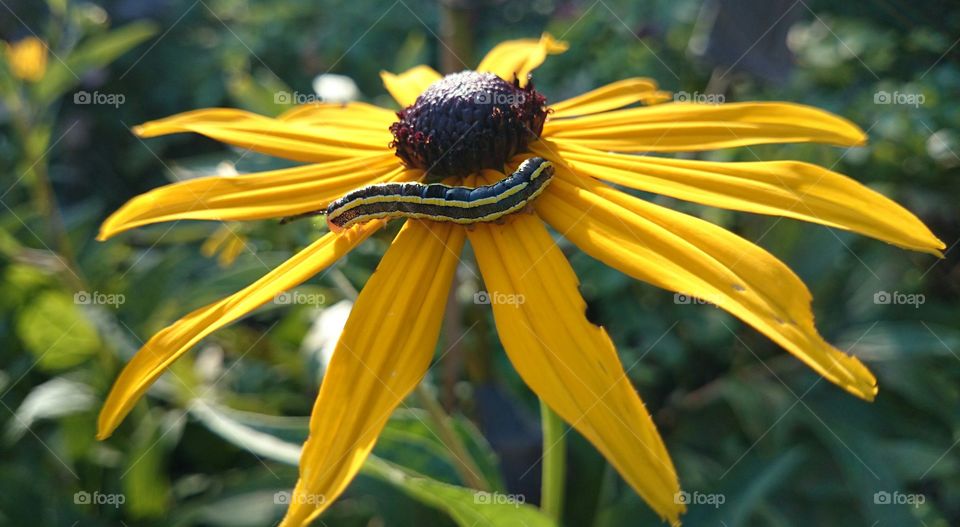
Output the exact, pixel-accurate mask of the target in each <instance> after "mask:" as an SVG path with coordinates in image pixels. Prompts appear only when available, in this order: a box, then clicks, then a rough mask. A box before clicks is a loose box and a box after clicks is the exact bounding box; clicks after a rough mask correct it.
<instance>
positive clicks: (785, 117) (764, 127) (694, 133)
mask: <svg viewBox="0 0 960 527" xmlns="http://www.w3.org/2000/svg"><path fill="white" fill-rule="evenodd" d="M543 135H544V137H547V138H549V139H552V140H556V141H557V142H561V141H562V142H572V143H577V144H579V145H581V146H588V147H591V148H596V149H598V150H613V151H618V152H678V151H689V150H709V149H714V148H731V147H736V146H745V145H755V144H764V143H806V142H815V143H829V144H835V145H841V146H858V145H863V144H865V143H866V140H867V137H866V135H865V134H864V133H863V131H862V130H860V128H858V127H857V125H855V124H853V123H851V122H850V121H848V120H846V119H844V118H842V117H839V116H836V115H834V114H831V113H829V112H826V111H823V110H820V109H818V108H813V107H811V106H804V105H801V104H793V103H782V102H769V103H767V102H745V103H729V104H718V105H711V104H694V103H668V104H657V105H654V106H644V107H641V108H628V109H625V110H615V111H612V112H605V113H600V114H594V115H588V116H584V117H577V118H573V119H554V120H548V121H547V123H546V125H545V126H544V133H543Z"/></svg>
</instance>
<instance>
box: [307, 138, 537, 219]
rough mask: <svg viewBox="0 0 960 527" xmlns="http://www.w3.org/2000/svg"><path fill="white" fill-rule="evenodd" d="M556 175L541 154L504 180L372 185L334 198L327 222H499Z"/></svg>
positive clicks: (521, 206) (531, 198)
mask: <svg viewBox="0 0 960 527" xmlns="http://www.w3.org/2000/svg"><path fill="white" fill-rule="evenodd" d="M552 178H553V164H552V163H550V162H549V161H547V160H546V159H544V158H542V157H532V158H530V159H527V160H526V161H524V162H523V163H522V164H521V165H520V167H519V168H517V170H516V171H515V172H513V173H512V174H510V175H509V176H507V177H506V178H504V179H502V180H500V181H498V182H496V183H494V184H492V185H486V186H482V187H476V188H469V187H454V186H449V185H443V184H440V183H431V184H423V183H413V182H411V183H380V184H375V185H368V186H366V187H361V188H358V189H356V190H353V191H351V192H349V193H347V194H345V195H344V196H342V197H341V198H339V199H337V200H335V201H333V202H331V203H330V205H329V206H328V207H327V210H326V215H327V225H328V226H329V227H330V230H331V231H333V232H340V231H341V230H343V229H346V228H348V227H350V226H352V225H355V224H358V223H363V222H366V221H370V220H373V219H378V218H400V217H402V218H417V219H428V220H433V221H447V222H454V223H459V224H461V225H466V224H471V223H480V222H490V221H496V220H498V219H500V218H502V217H504V216H506V215H508V214H512V213H514V212H517V211H519V210H521V209H523V208H524V207H525V206H526V205H527V204H528V203H530V202H531V201H532V200H533V199H534V198H536V197H537V196H539V195H540V193H541V192H543V190H544V189H545V188H546V187H547V185H548V184H549V183H550V180H551V179H552ZM310 214H315V213H310ZM319 214H323V213H322V212H319Z"/></svg>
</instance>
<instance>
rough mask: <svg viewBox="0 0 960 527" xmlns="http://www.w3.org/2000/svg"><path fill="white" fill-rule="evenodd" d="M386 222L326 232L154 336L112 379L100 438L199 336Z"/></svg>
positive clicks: (287, 285)
mask: <svg viewBox="0 0 960 527" xmlns="http://www.w3.org/2000/svg"><path fill="white" fill-rule="evenodd" d="M382 226H383V222H380V221H376V222H370V223H366V224H364V225H358V226H356V227H354V228H351V229H349V230H346V231H344V232H343V233H341V234H332V233H330V234H327V235H326V236H324V237H322V238H320V239H319V240H317V241H315V242H313V243H312V244H311V245H310V246H309V247H307V248H306V249H304V250H302V251H300V252H299V253H297V254H296V255H294V256H293V257H292V258H290V259H289V260H287V261H286V262H284V263H283V264H282V265H280V266H279V267H277V268H276V269H274V270H273V271H270V272H269V273H267V274H266V275H264V276H263V277H262V278H260V279H259V280H257V281H256V282H254V283H253V284H251V285H249V286H247V287H246V288H244V289H242V290H240V291H239V292H237V293H235V294H233V295H231V296H229V297H227V298H224V299H223V300H220V301H219V302H215V303H213V304H210V305H208V306H205V307H202V308H200V309H197V310H195V311H193V312H192V313H190V314H189V315H187V316H185V317H183V318H181V319H180V320H178V321H176V322H174V323H173V324H171V325H170V326H167V327H166V328H165V329H163V330H162V331H160V332H159V333H157V334H156V335H154V336H153V337H152V338H151V339H150V340H149V341H147V343H146V344H144V345H143V348H141V349H140V351H139V352H137V354H136V355H134V357H133V359H131V360H130V362H129V363H127V365H126V367H124V368H123V371H122V372H121V373H120V376H119V377H118V378H117V380H116V382H114V384H113V388H111V390H110V395H108V396H107V400H106V401H105V402H104V403H103V408H102V409H101V410H100V417H99V419H98V421H97V438H99V439H106V438H107V437H110V434H112V433H113V431H114V430H115V429H116V427H117V425H119V424H120V422H121V421H122V420H123V418H124V417H126V415H127V414H128V413H129V412H130V410H131V409H132V408H133V405H134V404H136V402H137V401H138V400H139V399H140V397H141V396H142V395H143V394H144V392H146V391H147V389H148V388H149V387H150V385H151V384H153V382H154V381H155V380H157V378H158V377H160V375H161V374H163V372H164V371H165V370H166V369H167V368H168V367H169V366H170V364H172V363H173V361H175V360H176V359H177V358H178V357H180V356H181V355H183V354H184V353H186V351H187V350H189V349H190V348H192V347H193V346H194V345H196V344H197V343H198V342H200V340H201V339H203V338H204V337H206V336H207V335H209V334H211V333H213V332H214V331H216V330H217V329H220V328H221V327H223V326H225V325H227V324H229V323H231V322H233V321H235V320H237V319H239V318H240V317H242V316H244V315H246V314H247V313H249V312H251V311H253V310H254V309H256V308H258V307H260V306H262V305H263V304H266V303H267V302H270V301H271V300H273V299H274V297H275V296H276V295H277V294H279V293H282V292H284V291H287V290H288V289H291V288H293V287H296V286H297V285H299V284H300V283H301V282H303V281H305V280H307V279H309V278H310V277H312V276H313V275H315V274H316V273H318V272H320V271H322V270H323V269H325V268H326V267H328V266H329V265H330V264H332V263H334V262H336V261H337V260H338V259H339V258H340V257H341V256H343V255H344V254H346V253H348V252H349V251H350V250H351V249H353V248H354V247H356V246H357V244H359V243H360V242H362V241H363V240H365V239H366V238H367V237H368V236H370V235H371V234H373V233H374V232H375V231H376V230H377V229H379V228H380V227H382Z"/></svg>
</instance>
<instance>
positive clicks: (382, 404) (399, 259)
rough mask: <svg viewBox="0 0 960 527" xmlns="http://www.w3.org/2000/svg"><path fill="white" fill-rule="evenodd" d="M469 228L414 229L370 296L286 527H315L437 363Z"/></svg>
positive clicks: (351, 334)
mask: <svg viewBox="0 0 960 527" xmlns="http://www.w3.org/2000/svg"><path fill="white" fill-rule="evenodd" d="M463 241H464V235H463V228H462V227H459V226H455V225H451V224H440V223H428V222H420V221H417V220H408V221H407V223H406V225H404V227H403V229H402V230H401V231H400V233H399V234H398V235H397V238H396V240H395V241H394V242H393V244H392V245H391V246H390V249H389V250H388V251H387V253H386V254H385V255H384V257H383V260H382V261H381V262H380V265H379V266H378V267H377V271H376V272H375V273H374V274H373V276H372V277H371V278H370V280H369V281H368V282H367V284H366V286H364V288H363V291H362V292H361V293H360V297H359V298H358V299H357V302H356V304H355V305H354V307H353V311H352V312H351V314H350V318H349V320H348V321H347V325H346V327H345V328H344V330H343V334H342V335H341V337H340V341H339V342H338V344H337V348H336V351H335V352H334V354H333V359H332V360H331V361H330V365H329V367H328V368H327V371H326V374H325V375H324V378H323V384H322V386H321V387H320V395H319V397H318V398H317V402H316V404H315V405H314V407H313V415H312V416H311V418H310V439H308V440H307V442H306V444H305V445H304V448H303V455H302V457H301V458H300V481H298V482H297V487H296V489H295V490H294V493H293V495H292V497H291V499H290V508H289V510H288V511H287V516H286V518H284V520H283V523H282V525H284V526H298V527H299V526H303V525H307V524H308V523H309V522H310V521H311V520H312V519H313V518H315V517H317V516H318V515H319V514H320V513H321V512H323V510H324V509H325V508H326V507H327V506H328V505H329V504H330V503H332V502H333V500H334V499H336V497H337V496H339V495H340V493H341V492H343V489H344V488H346V486H347V484H349V483H350V481H351V480H352V479H353V477H354V476H355V475H356V473H357V471H358V470H360V466H361V465H362V464H363V461H364V459H366V457H367V454H369V453H370V450H371V449H372V448H373V445H374V443H375V442H376V440H377V436H378V435H379V434H380V431H381V430H382V429H383V427H384V425H385V424H386V422H387V418H388V417H390V414H391V413H392V412H393V410H394V408H396V407H397V405H399V404H400V402H401V401H403V399H404V397H406V396H407V394H408V393H410V391H411V390H412V389H413V388H414V387H415V386H416V385H417V383H418V382H420V379H421V378H422V377H423V374H424V373H425V372H426V370H427V367H428V366H429V365H430V360H431V358H432V357H433V353H434V349H435V347H436V344H437V337H438V335H439V332H440V322H441V320H442V318H443V312H444V306H445V305H446V302H447V296H448V293H449V291H450V284H451V282H452V279H453V273H454V271H455V270H456V268H457V263H458V262H459V254H460V251H461V249H462V247H463Z"/></svg>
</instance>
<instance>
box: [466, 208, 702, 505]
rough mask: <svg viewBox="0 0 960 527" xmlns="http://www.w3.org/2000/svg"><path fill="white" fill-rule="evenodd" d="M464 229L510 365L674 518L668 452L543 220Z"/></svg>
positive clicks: (674, 486) (518, 218)
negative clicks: (592, 319)
mask: <svg viewBox="0 0 960 527" xmlns="http://www.w3.org/2000/svg"><path fill="white" fill-rule="evenodd" d="M468 236H469V237H470V244H471V245H472V246H473V248H474V252H475V253H476V258H477V261H478V263H479V265H480V271H481V272H482V273H483V280H484V283H485V285H486V288H487V291H488V294H489V295H490V296H491V299H492V300H491V305H492V307H493V314H494V320H495V321H496V325H497V331H498V333H499V334H500V340H501V342H503V346H504V349H505V350H506V352H507V355H508V356H509V358H510V361H511V362H512V363H513V365H514V367H515V368H516V370H517V372H518V373H519V374H520V376H521V377H522V378H523V380H524V381H525V382H526V383H527V385H528V386H530V388H531V389H532V390H533V391H534V392H536V393H537V395H539V396H540V397H541V398H542V399H543V400H544V401H545V402H546V403H547V405H548V406H550V408H551V409H553V410H554V411H555V412H557V414H558V415H560V416H561V417H562V418H563V419H564V420H566V421H567V422H568V423H570V424H571V425H572V426H573V427H574V428H576V429H577V430H579V431H580V433H581V434H583V436H584V437H586V438H587V439H588V440H589V441H590V442H591V443H593V444H594V445H595V446H596V448H597V449H598V450H599V451H600V452H601V453H602V454H603V455H604V457H606V458H607V460H609V461H610V463H611V464H612V465H613V466H614V467H616V469H617V471H618V472H619V473H620V474H621V475H622V476H623V478H624V479H625V480H626V481H627V482H629V483H630V485H631V486H632V487H633V488H634V489H635V490H636V491H637V493H639V494H640V496H642V497H643V499H645V500H646V501H647V503H649V504H650V506H651V507H652V508H653V509H654V510H655V511H656V512H657V513H658V514H660V515H661V516H662V517H664V518H668V519H669V520H670V521H671V522H676V521H677V519H678V517H679V515H680V513H682V512H683V505H681V504H678V503H677V502H676V501H675V500H674V496H675V495H676V493H677V492H679V490H680V487H679V483H678V482H677V475H676V471H675V470H674V468H673V464H672V462H671V460H670V456H669V454H668V453H667V450H666V448H665V446H664V444H663V441H662V439H661V438H660V435H659V434H658V432H657V429H656V426H655V425H654V423H653V420H652V419H651V418H650V415H649V414H648V413H647V410H646V409H645V408H644V405H643V403H642V402H641V401H640V398H639V397H638V396H637V393H636V391H635V390H634V388H633V386H632V385H631V383H630V380H629V379H628V378H627V375H626V373H625V372H624V370H623V366H622V365H621V364H620V360H619V358H618V357H617V353H616V350H615V349H614V347H613V343H612V342H611V341H610V338H609V337H608V336H607V334H606V332H605V331H604V330H603V329H601V328H599V327H597V326H594V325H593V324H591V323H590V322H589V321H587V319H586V317H585V316H584V312H585V310H586V304H585V303H584V301H583V298H581V296H580V293H579V292H578V291H577V286H578V281H577V277H576V276H575V275H574V273H573V270H572V269H571V268H570V264H569V263H567V260H566V258H564V256H563V254H562V253H561V252H560V250H559V249H558V248H557V247H556V245H555V243H554V242H553V240H552V239H551V238H550V235H549V234H548V233H547V230H546V229H545V228H544V226H543V223H542V222H541V221H540V220H539V219H537V218H536V217H534V216H531V215H528V214H517V215H515V217H514V218H511V219H510V220H508V223H507V224H506V225H503V226H500V225H489V224H480V225H477V226H476V228H475V229H473V230H471V231H468ZM497 298H502V299H513V301H510V300H503V301H497V300H496V299H497Z"/></svg>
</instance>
